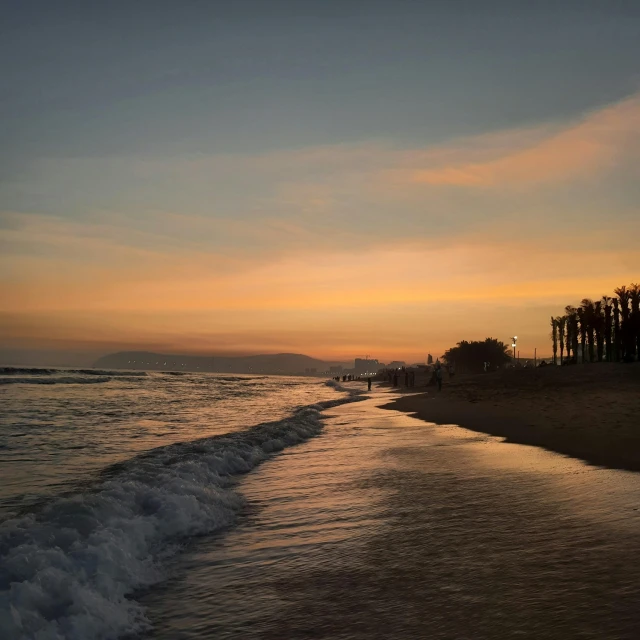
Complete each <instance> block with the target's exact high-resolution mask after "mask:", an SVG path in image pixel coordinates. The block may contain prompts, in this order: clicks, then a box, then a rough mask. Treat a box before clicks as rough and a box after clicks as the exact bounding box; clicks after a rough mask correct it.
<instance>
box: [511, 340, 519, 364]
mask: <svg viewBox="0 0 640 640" xmlns="http://www.w3.org/2000/svg"><path fill="white" fill-rule="evenodd" d="M517 341H518V336H513V338H511V346H512V347H513V361H514V362H515V360H516V342H517Z"/></svg>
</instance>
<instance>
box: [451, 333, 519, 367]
mask: <svg viewBox="0 0 640 640" xmlns="http://www.w3.org/2000/svg"><path fill="white" fill-rule="evenodd" d="M443 360H444V361H445V362H446V363H447V364H452V363H454V362H455V365H456V369H457V370H458V371H461V372H462V371H466V372H468V373H480V372H481V371H484V363H485V362H489V363H490V365H491V369H496V368H497V367H500V366H502V365H503V364H506V363H507V362H509V361H510V360H511V356H510V355H509V347H508V346H507V345H506V344H504V342H500V341H499V340H496V339H495V338H487V339H486V340H484V341H471V342H468V341H467V340H463V341H462V342H458V344H457V345H456V346H455V347H451V349H448V350H447V351H446V352H445V354H444V356H443Z"/></svg>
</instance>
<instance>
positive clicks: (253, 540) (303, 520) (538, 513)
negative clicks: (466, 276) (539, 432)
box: [145, 390, 640, 640]
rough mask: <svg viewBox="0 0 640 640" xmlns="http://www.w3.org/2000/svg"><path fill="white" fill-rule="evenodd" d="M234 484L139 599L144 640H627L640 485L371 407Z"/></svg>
mask: <svg viewBox="0 0 640 640" xmlns="http://www.w3.org/2000/svg"><path fill="white" fill-rule="evenodd" d="M385 395H386V393H385V391H382V390H374V392H373V399H372V400H370V401H366V402H361V403H355V404H351V405H343V406H342V407H337V408H336V409H332V410H331V411H327V412H326V415H327V419H326V426H325V430H324V431H323V433H322V434H321V435H320V436H319V437H317V438H314V439H312V440H310V441H307V442H305V443H303V444H301V445H299V446H297V447H292V448H290V449H287V450H285V451H284V452H283V453H282V455H280V456H277V457H276V458H273V459H272V460H269V461H268V462H267V463H265V464H264V465H262V466H260V467H259V468H257V469H255V470H254V471H253V472H251V473H250V474H249V475H248V476H247V477H246V478H245V479H244V480H243V481H242V482H241V488H242V492H243V493H244V495H245V496H246V498H247V500H248V507H249V509H248V512H247V514H246V515H245V517H244V518H243V519H242V520H241V521H240V522H239V523H238V526H237V527H235V528H234V529H232V530H230V531H229V532H228V533H227V535H224V536H217V537H214V538H206V537H205V538H203V539H201V540H198V541H195V542H194V543H193V545H192V546H191V548H190V549H189V550H188V551H187V552H186V553H184V554H181V555H180V556H178V557H176V566H174V567H173V570H172V572H171V573H172V579H171V580H170V581H168V582H167V583H166V584H165V586H164V588H162V589H158V590H155V591H154V592H153V593H151V594H150V596H149V598H148V599H146V602H145V604H147V605H148V606H149V608H150V618H151V620H152V621H153V622H154V624H155V626H156V628H155V631H154V632H153V634H152V637H153V638H154V640H196V639H199V638H217V639H219V640H240V639H242V640H280V639H281V638H289V639H291V640H303V639H306V638H315V639H317V640H371V639H372V638H376V639H380V640H391V639H396V638H429V639H431V640H460V639H463V638H468V639H471V638H473V639H474V640H502V639H504V638H510V637H518V638H531V640H538V639H540V638H554V639H555V638H557V639H558V640H560V639H561V640H584V639H591V638H592V639H593V640H600V639H603V638H611V639H613V638H616V639H619V640H635V639H636V638H638V637H640V635H639V634H640V609H639V608H638V606H637V605H638V601H639V598H640V565H638V563H637V562H634V561H633V559H634V558H635V557H637V555H638V553H639V552H640V512H639V511H638V509H637V507H638V506H639V505H640V476H638V475H637V474H634V473H626V472H623V471H614V470H608V469H597V468H594V467H589V466H587V465H585V464H583V463H582V462H580V461H578V460H573V459H570V458H565V457H562V456H558V455H555V454H552V453H549V452H547V451H544V450H542V449H537V448H534V447H522V446H520V445H515V444H504V443H502V442H500V441H499V440H498V439H497V438H493V437H492V436H488V435H486V434H480V433H474V432H470V431H467V430H465V429H461V428H459V427H455V426H431V425H428V424H426V423H424V422H422V421H420V420H416V419H415V418H413V417H410V416H408V415H406V414H403V413H399V412H394V411H379V410H378V408H377V406H378V405H379V404H380V403H381V402H384V396H385Z"/></svg>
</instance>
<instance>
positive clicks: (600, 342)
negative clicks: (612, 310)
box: [591, 300, 604, 362]
mask: <svg viewBox="0 0 640 640" xmlns="http://www.w3.org/2000/svg"><path fill="white" fill-rule="evenodd" d="M591 320H592V323H593V329H594V331H595V334H596V352H597V354H598V362H602V356H603V354H604V314H603V309H602V300H596V301H595V302H594V303H593V317H592V318H591Z"/></svg>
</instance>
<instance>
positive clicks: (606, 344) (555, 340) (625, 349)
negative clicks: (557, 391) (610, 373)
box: [551, 283, 640, 364]
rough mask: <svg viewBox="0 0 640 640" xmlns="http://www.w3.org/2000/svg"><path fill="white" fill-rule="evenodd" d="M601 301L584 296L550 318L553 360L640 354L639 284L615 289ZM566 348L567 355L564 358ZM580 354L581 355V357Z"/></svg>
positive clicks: (570, 361) (604, 359)
mask: <svg viewBox="0 0 640 640" xmlns="http://www.w3.org/2000/svg"><path fill="white" fill-rule="evenodd" d="M614 294H615V295H614V296H613V297H610V296H602V298H601V299H600V300H591V299H590V298H584V299H583V300H582V302H581V303H580V305H579V306H578V307H574V306H572V305H567V306H566V307H565V308H564V315H562V316H557V317H555V318H554V317H553V316H552V317H551V341H552V346H553V363H554V364H558V350H559V351H560V364H567V363H568V364H574V363H577V362H633V361H634V360H636V359H639V357H640V284H635V283H632V284H631V285H629V287H626V286H622V287H618V288H617V289H615V290H614ZM565 349H566V358H565V355H564V354H565ZM579 354H580V357H579Z"/></svg>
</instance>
